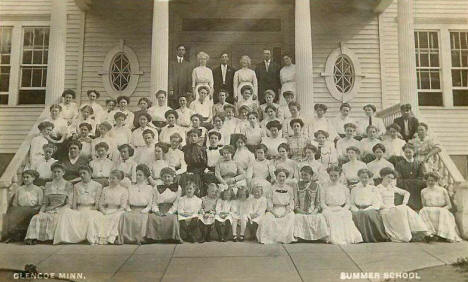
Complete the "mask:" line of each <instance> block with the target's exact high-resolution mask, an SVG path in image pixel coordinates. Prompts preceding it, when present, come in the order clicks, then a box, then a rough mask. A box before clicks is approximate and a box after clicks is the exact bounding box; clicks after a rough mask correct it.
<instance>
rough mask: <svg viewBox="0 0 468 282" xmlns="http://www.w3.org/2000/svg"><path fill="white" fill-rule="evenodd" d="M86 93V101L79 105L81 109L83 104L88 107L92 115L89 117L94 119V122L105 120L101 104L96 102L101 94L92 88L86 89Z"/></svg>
mask: <svg viewBox="0 0 468 282" xmlns="http://www.w3.org/2000/svg"><path fill="white" fill-rule="evenodd" d="M86 94H87V96H88V101H87V102H85V103H83V104H82V105H81V109H83V107H84V106H88V107H90V108H91V115H92V117H91V118H92V119H93V120H95V121H96V123H101V122H103V121H104V120H105V119H104V118H105V111H104V109H103V108H102V106H101V105H100V104H99V103H98V102H97V99H99V96H101V94H100V93H99V92H98V91H97V90H94V89H92V90H88V91H87V92H86Z"/></svg>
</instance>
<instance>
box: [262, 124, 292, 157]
mask: <svg viewBox="0 0 468 282" xmlns="http://www.w3.org/2000/svg"><path fill="white" fill-rule="evenodd" d="M266 128H267V130H268V132H270V136H265V137H263V138H262V144H265V145H266V146H267V148H268V152H267V156H268V158H269V159H275V158H276V157H278V147H279V145H280V144H282V143H287V142H288V141H287V140H286V138H283V137H281V128H282V125H281V122H280V121H278V120H272V121H269V122H268V123H267V124H266Z"/></svg>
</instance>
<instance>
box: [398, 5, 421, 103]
mask: <svg viewBox="0 0 468 282" xmlns="http://www.w3.org/2000/svg"><path fill="white" fill-rule="evenodd" d="M398 54H399V58H400V59H399V63H400V103H401V104H411V106H412V108H413V110H417V106H418V90H417V81H416V56H415V46H414V17H413V0H398Z"/></svg>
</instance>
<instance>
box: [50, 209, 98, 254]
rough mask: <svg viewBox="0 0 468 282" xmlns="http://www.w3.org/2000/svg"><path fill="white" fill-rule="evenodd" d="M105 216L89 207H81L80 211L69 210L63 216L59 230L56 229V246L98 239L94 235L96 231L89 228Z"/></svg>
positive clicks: (58, 224)
mask: <svg viewBox="0 0 468 282" xmlns="http://www.w3.org/2000/svg"><path fill="white" fill-rule="evenodd" d="M101 216H103V215H102V213H101V212H99V211H97V210H93V209H91V207H88V206H82V207H79V208H78V210H72V209H69V208H67V209H66V210H64V211H63V213H62V214H61V216H60V218H59V220H58V223H57V228H56V229H55V235H54V245H55V244H60V243H79V242H82V241H85V240H88V241H89V240H90V238H96V237H97V234H92V233H91V232H93V231H95V230H94V229H91V228H89V226H90V224H91V222H93V221H94V219H95V218H98V217H101Z"/></svg>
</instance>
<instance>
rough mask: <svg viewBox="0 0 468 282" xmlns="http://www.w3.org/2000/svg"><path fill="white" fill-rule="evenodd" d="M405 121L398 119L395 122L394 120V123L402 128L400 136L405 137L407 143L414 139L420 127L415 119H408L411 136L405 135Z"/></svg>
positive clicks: (401, 118)
mask: <svg viewBox="0 0 468 282" xmlns="http://www.w3.org/2000/svg"><path fill="white" fill-rule="evenodd" d="M404 120H405V119H404V118H403V117H398V118H396V119H395V120H393V122H394V123H396V124H398V125H399V126H400V128H401V130H400V134H401V136H402V137H403V139H404V140H405V141H408V140H411V139H413V137H414V134H415V133H416V130H417V129H418V126H419V121H418V119H417V118H415V117H409V119H408V127H409V128H408V129H409V135H406V134H405V121H404Z"/></svg>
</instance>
